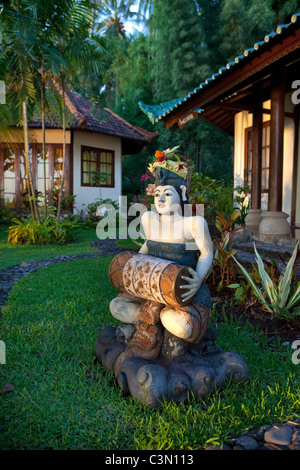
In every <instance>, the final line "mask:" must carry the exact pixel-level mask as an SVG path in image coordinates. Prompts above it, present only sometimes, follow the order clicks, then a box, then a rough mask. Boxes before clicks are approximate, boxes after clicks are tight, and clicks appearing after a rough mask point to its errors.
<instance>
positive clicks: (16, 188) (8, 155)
mask: <svg viewBox="0 0 300 470" xmlns="http://www.w3.org/2000/svg"><path fill="white" fill-rule="evenodd" d="M30 151H31V158H30V160H31V168H30V170H31V175H32V178H33V182H34V186H35V189H36V190H37V191H39V192H40V193H42V194H44V160H43V155H42V146H41V144H31V145H30ZM62 160H63V158H62V145H61V144H46V161H45V169H46V191H47V194H48V198H49V202H50V203H52V200H53V189H54V187H56V188H60V185H61V180H62ZM64 186H65V192H66V194H72V169H71V165H70V145H69V144H67V145H66V173H65V182H64ZM0 189H1V190H3V192H1V193H0V197H1V198H4V200H5V203H6V204H7V206H8V207H10V208H14V209H16V210H17V212H20V211H21V210H22V208H24V209H27V208H28V188H27V169H26V167H25V159H24V146H23V145H22V144H16V145H15V147H9V146H7V145H5V144H3V145H0Z"/></svg>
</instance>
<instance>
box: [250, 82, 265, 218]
mask: <svg viewBox="0 0 300 470" xmlns="http://www.w3.org/2000/svg"><path fill="white" fill-rule="evenodd" d="M253 96H254V110H253V124H252V179H251V209H254V210H258V209H260V208H261V167H262V127H263V117H262V116H263V115H262V100H263V99H262V84H261V83H258V84H255V85H254V86H253Z"/></svg>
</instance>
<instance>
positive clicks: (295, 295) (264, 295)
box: [233, 242, 300, 318]
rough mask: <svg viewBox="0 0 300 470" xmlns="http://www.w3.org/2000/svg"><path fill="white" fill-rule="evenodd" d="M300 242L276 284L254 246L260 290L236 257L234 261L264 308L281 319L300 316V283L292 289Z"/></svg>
mask: <svg viewBox="0 0 300 470" xmlns="http://www.w3.org/2000/svg"><path fill="white" fill-rule="evenodd" d="M298 246H299V242H298V243H297V245H296V246H295V249H294V251H293V254H292V256H291V258H290V260H289V262H288V264H287V265H286V267H285V269H284V271H283V273H282V276H281V277H280V279H279V280H278V281H277V282H276V281H273V280H272V279H271V277H270V276H269V274H268V273H267V270H266V269H265V266H264V263H263V260H262V258H261V256H260V255H259V253H258V251H257V249H256V246H255V244H254V251H255V257H256V262H257V267H258V274H259V279H260V282H261V285H262V288H260V287H259V286H258V285H257V284H256V283H255V281H254V278H253V275H251V274H250V273H248V271H247V270H246V269H245V268H244V266H242V265H241V264H240V263H239V262H238V261H237V259H236V258H235V257H233V258H234V260H235V262H236V263H237V265H238V266H239V268H240V269H241V271H242V273H243V274H244V276H245V277H246V279H247V280H248V282H249V283H250V285H251V287H252V289H253V293H254V295H255V296H256V297H257V299H258V300H259V302H260V303H261V304H262V306H263V308H264V309H265V310H267V311H268V312H270V313H273V314H275V315H277V316H280V317H285V318H293V317H296V316H298V315H300V281H299V282H298V283H297V284H296V286H294V290H293V292H291V289H292V278H293V265H294V262H295V259H296V255H297V251H298Z"/></svg>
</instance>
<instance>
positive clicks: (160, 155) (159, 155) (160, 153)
mask: <svg viewBox="0 0 300 470" xmlns="http://www.w3.org/2000/svg"><path fill="white" fill-rule="evenodd" d="M163 156H164V154H163V152H161V151H160V150H156V152H155V158H161V157H163Z"/></svg>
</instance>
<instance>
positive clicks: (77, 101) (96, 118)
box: [29, 89, 157, 155]
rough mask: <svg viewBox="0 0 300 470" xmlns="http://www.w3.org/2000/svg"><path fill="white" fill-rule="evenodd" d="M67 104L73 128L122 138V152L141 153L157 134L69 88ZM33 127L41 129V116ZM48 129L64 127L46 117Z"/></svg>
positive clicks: (33, 123)
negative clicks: (131, 122)
mask: <svg viewBox="0 0 300 470" xmlns="http://www.w3.org/2000/svg"><path fill="white" fill-rule="evenodd" d="M66 106H67V108H68V110H69V112H70V113H71V115H72V118H73V119H72V120H71V123H70V127H69V129H70V130H78V131H88V132H97V133H101V134H105V135H111V136H115V137H120V138H121V139H122V154H123V155H126V154H134V153H138V152H140V151H141V150H143V148H144V147H145V146H146V145H148V144H149V143H150V142H151V140H152V139H153V138H154V137H155V136H156V135H157V132H150V131H147V130H144V129H142V128H140V127H135V126H133V125H132V124H130V123H129V122H127V121H126V120H125V119H123V118H121V117H120V116H118V115H117V114H116V113H114V112H113V111H111V110H110V109H109V108H103V107H100V106H93V103H92V102H91V101H90V100H89V99H88V98H85V97H83V96H81V95H80V94H79V93H77V92H74V91H71V90H69V89H68V91H67V96H66ZM29 127H31V128H41V127H42V121H41V118H40V117H38V119H35V120H31V121H30V122H29ZM46 127H47V128H56V129H59V128H61V124H60V123H59V122H58V120H57V119H55V117H54V116H51V118H50V117H49V116H48V118H46Z"/></svg>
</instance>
